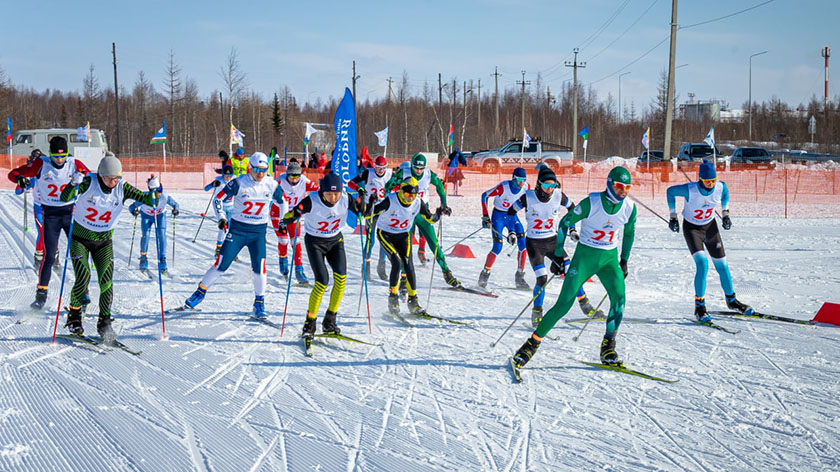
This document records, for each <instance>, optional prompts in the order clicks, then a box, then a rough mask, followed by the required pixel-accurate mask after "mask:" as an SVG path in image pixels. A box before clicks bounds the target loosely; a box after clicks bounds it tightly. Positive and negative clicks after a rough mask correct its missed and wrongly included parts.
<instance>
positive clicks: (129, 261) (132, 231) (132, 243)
mask: <svg viewBox="0 0 840 472" xmlns="http://www.w3.org/2000/svg"><path fill="white" fill-rule="evenodd" d="M136 235H137V217H136V216H135V217H134V229H133V230H131V249H129V251H128V266H129V267H131V254H132V253H133V252H134V236H136Z"/></svg>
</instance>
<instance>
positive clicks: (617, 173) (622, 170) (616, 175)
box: [607, 166, 632, 185]
mask: <svg viewBox="0 0 840 472" xmlns="http://www.w3.org/2000/svg"><path fill="white" fill-rule="evenodd" d="M607 181H608V182H609V183H612V182H621V183H623V184H628V185H629V184H631V183H632V182H631V181H630V171H629V170H627V168H626V167H621V166H619V167H614V168H613V170H611V171H610V173H609V175H608V176H607Z"/></svg>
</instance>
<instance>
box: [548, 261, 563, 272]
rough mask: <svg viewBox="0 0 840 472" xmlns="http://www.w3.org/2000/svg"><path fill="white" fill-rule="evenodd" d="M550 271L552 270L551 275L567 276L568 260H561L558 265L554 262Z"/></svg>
mask: <svg viewBox="0 0 840 472" xmlns="http://www.w3.org/2000/svg"><path fill="white" fill-rule="evenodd" d="M550 270H551V273H552V274H554V275H563V274H565V273H566V260H565V259H563V260H561V261H560V263H559V264H558V263H557V261H555V260H552V261H551V268H550Z"/></svg>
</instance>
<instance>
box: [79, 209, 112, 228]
mask: <svg viewBox="0 0 840 472" xmlns="http://www.w3.org/2000/svg"><path fill="white" fill-rule="evenodd" d="M85 219H86V220H88V221H90V222H91V223H96V222H97V221H101V222H103V223H105V224H108V223H110V222H111V212H110V211H106V212H105V213H102V214H101V215H100V214H99V212H98V211H97V210H96V208H88V209H87V214H86V215H85Z"/></svg>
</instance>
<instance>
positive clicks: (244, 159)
mask: <svg viewBox="0 0 840 472" xmlns="http://www.w3.org/2000/svg"><path fill="white" fill-rule="evenodd" d="M266 159H268V158H266ZM230 165H231V166H232V167H233V175H234V176H236V177H240V176H242V175H245V174H247V173H248V156H246V155H245V150H244V149H242V148H241V147H240V148H236V151H234V153H233V157H231V158H230Z"/></svg>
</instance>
